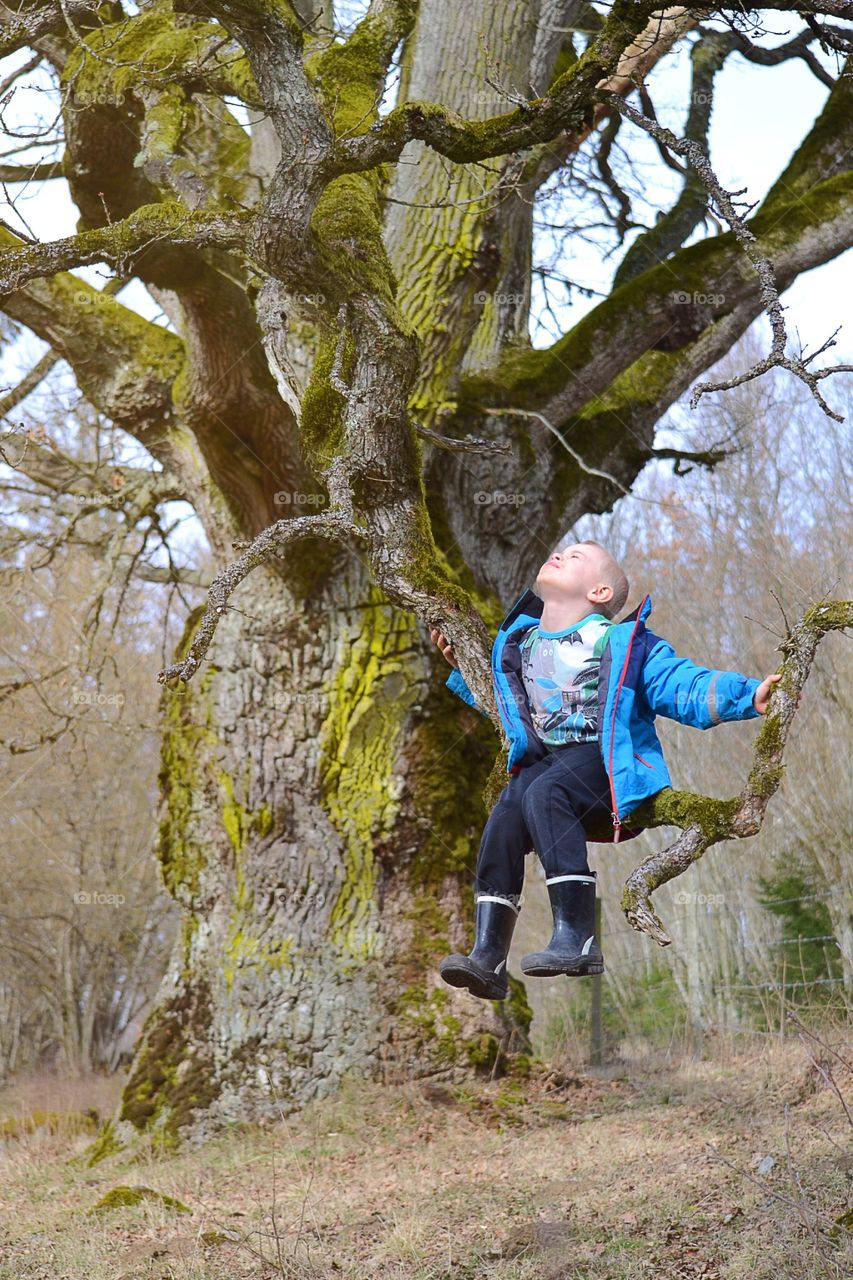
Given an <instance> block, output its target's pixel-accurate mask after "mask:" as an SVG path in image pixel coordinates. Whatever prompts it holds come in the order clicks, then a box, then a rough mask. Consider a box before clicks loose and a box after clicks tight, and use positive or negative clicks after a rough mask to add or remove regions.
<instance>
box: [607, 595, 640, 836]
mask: <svg viewBox="0 0 853 1280" xmlns="http://www.w3.org/2000/svg"><path fill="white" fill-rule="evenodd" d="M648 598H649V597H648V595H645V596H643V599H642V601H641V603H640V607H639V609H638V610H637V621H636V622H635V623H634V629H633V631H632V632H631V638H630V640H629V641H628V648H627V649H626V651H625V661H624V663H623V664H622V673H621V675H620V676H619V683H618V684H617V686H616V693H615V694H614V695H613V715H612V716H611V719H610V759H609V762H608V766H607V777H608V781H609V782H610V799H611V801H612V803H613V812H612V813H611V815H610V816H611V818H612V819H613V843H614V844H618V843H619V840H620V838H621V836H622V819H621V818H620V817H619V807H618V805H617V804H616V791H615V788H614V786H613V735H614V731H615V729H616V706H617V703H618V702H619V694H620V693H621V692H622V685H623V684H624V683H625V676H626V675H627V672H628V659H629V658H630V657H631V646H632V644H633V643H634V636H635V635H636V634H637V627H638V626H639V625H640V614H641V613H642V612H643V605H644V604H645V603H646V601H647V600H648Z"/></svg>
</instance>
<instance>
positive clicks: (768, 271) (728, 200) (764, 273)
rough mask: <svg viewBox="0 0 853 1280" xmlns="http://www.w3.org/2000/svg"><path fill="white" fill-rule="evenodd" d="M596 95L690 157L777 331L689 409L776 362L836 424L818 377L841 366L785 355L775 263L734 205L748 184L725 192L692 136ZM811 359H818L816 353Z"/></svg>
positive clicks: (696, 393) (698, 392)
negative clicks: (755, 357)
mask: <svg viewBox="0 0 853 1280" xmlns="http://www.w3.org/2000/svg"><path fill="white" fill-rule="evenodd" d="M598 96H599V97H600V98H601V99H602V100H603V101H605V102H608V103H609V104H610V105H611V106H613V107H615V108H616V109H617V110H618V111H621V112H622V113H623V115H625V116H627V117H628V119H630V120H632V121H633V122H634V124H636V125H639V127H640V128H641V129H644V130H645V131H646V133H648V134H650V135H651V136H652V137H655V138H658V139H659V140H660V141H661V142H663V143H665V144H666V146H668V147H670V148H672V150H673V151H676V152H677V153H678V154H679V155H683V156H686V158H687V160H688V161H689V163H690V165H691V166H692V168H693V169H694V170H695V172H696V173H697V174H698V175H699V177H700V179H701V180H702V182H703V184H704V186H705V187H706V189H707V191H708V192H709V194H710V195H711V196H712V197H713V199H714V200H715V201H716V204H717V208H718V209H719V211H720V213H721V214H722V215H723V217H724V218H725V219H726V222H728V224H729V226H730V227H731V229H732V231H733V232H734V234H735V236H736V238H737V240H738V241H739V243H740V244H741V246H742V248H743V250H744V252H745V254H746V256H747V257H748V258H749V260H750V262H751V263H752V265H753V267H754V268H755V271H756V274H757V276H758V278H759V282H760V291H761V301H762V307H763V309H764V311H765V312H766V313H767V315H768V317H769V319H770V326H771V329H772V331H773V343H772V347H771V350H770V353H769V354H768V355H767V356H766V357H765V358H764V359H763V360H759V361H758V362H757V364H755V365H754V366H753V367H752V368H751V369H749V370H747V371H746V372H745V373H742V374H739V375H738V376H737V377H734V378H729V379H727V380H725V381H722V382H700V383H698V384H697V385H696V386H695V387H694V388H693V392H692V394H691V397H690V407H691V409H695V408H696V405H697V404H698V402H699V399H700V398H701V396H703V395H706V394H707V393H708V392H709V391H728V390H730V389H731V388H732V387H737V386H740V385H741V384H742V383H744V382H749V381H751V380H752V379H753V378H758V377H760V376H761V374H763V373H766V372H767V370H768V369H771V368H773V367H774V366H778V367H780V368H783V369H788V370H789V371H790V372H791V373H793V374H795V375H796V377H798V378H799V379H800V380H801V381H802V382H804V383H805V384H806V385H807V386H808V387H809V389H810V390H811V392H812V395H813V396H814V397H815V399H816V400H817V402H818V404H819V405H820V407H821V409H823V411H824V413H825V414H826V415H827V416H828V417H830V418H833V419H834V420H835V421H836V422H843V421H844V417H843V415H842V414H839V413H836V412H835V410H834V409H831V408H830V407H829V405H828V404H827V403H826V401H825V400H824V398H823V396H822V395H821V393H820V391H819V390H818V385H817V384H818V381H819V380H820V379H821V378H823V377H826V376H827V375H828V374H829V373H832V372H842V370H843V366H842V367H841V368H838V369H835V370H831V369H827V370H823V371H821V372H820V373H813V372H812V371H811V370H809V369H807V368H806V365H807V363H808V361H806V360H804V359H803V358H802V356H787V355H786V354H785V347H786V345H787V341H788V335H787V332H786V329H785V319H784V316H783V307H782V303H781V301H780V298H779V287H778V285H777V283H776V277H775V273H774V269H773V264H772V263H771V262H770V261H769V260H768V259H767V258H765V257H764V255H763V254H762V253H761V251H760V250H759V249H758V241H757V239H756V237H755V235H754V234H753V232H752V230H751V229H750V227H749V226H748V225H747V221H746V217H745V216H744V215H743V214H741V213H739V212H738V210H737V208H736V207H735V205H736V203H743V202H741V201H737V202H736V201H735V196H738V195H742V194H743V190H745V188H744V189H743V190H742V191H734V192H731V191H727V190H726V189H725V188H724V187H723V185H722V183H721V182H720V180H719V178H718V177H717V175H716V173H715V172H714V169H713V168H712V166H711V162H710V160H709V159H708V157H707V155H706V154H705V152H704V151H703V149H702V147H701V146H700V145H699V144H698V143H697V142H696V141H694V140H693V139H692V138H677V137H676V136H675V134H674V133H672V132H671V130H669V129H666V128H664V126H663V125H660V124H658V123H657V121H654V120H649V119H648V118H647V117H646V116H644V115H642V114H641V113H640V112H639V111H636V110H635V109H634V107H632V106H631V105H630V104H629V103H627V102H625V101H623V99H622V98H620V97H619V96H618V95H617V94H614V93H609V92H608V93H601V94H599V95H598ZM749 212H751V209H747V214H748V213H749ZM834 345H835V344H834V341H833V339H832V338H830V339H828V341H827V342H826V343H825V344H824V346H823V347H822V348H821V350H822V351H823V350H825V349H826V347H827V346H834ZM815 354H818V353H815ZM809 359H814V356H812V357H810V358H809Z"/></svg>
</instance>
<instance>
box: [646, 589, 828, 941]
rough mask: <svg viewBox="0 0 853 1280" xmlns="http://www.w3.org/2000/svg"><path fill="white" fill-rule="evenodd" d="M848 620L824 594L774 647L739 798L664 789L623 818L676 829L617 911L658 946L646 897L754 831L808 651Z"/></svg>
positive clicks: (656, 921) (771, 786) (772, 784)
mask: <svg viewBox="0 0 853 1280" xmlns="http://www.w3.org/2000/svg"><path fill="white" fill-rule="evenodd" d="M850 626H853V600H825V601H822V602H821V603H820V604H815V605H813V606H812V607H811V608H810V609H808V610H807V611H806V613H805V614H804V615H803V617H802V618H801V619H800V621H799V622H798V623H797V624H796V625H795V626H794V627H792V628H791V630H790V631H789V632H788V634H787V636H786V637H785V639H784V640H783V642H782V644H781V645H780V646H779V647H780V649H781V651H782V654H783V660H782V665H781V667H780V668H779V670H780V673H781V676H782V679H781V680H780V681H779V682H778V684H777V685H776V686H775V687H774V690H773V693H772V695H771V698H770V706H769V708H768V711H767V714H766V717H765V719H764V723H763V724H762V726H761V731H760V732H759V734H758V737H757V738H756V740H755V755H754V759H753V765H752V768H751V770H750V773H749V777H748V778H747V781H746V784H745V785H744V788H743V790H742V791H741V793H740V795H739V796H735V797H733V798H732V799H729V800H715V799H713V798H711V797H710V796H701V795H696V794H694V793H692V792H687V791H673V790H671V789H670V788H667V789H666V790H664V791H662V792H660V793H659V794H658V795H656V796H653V797H652V799H651V800H649V801H647V802H646V803H645V804H643V805H641V806H640V807H639V808H638V809H636V810H634V812H633V813H632V815H631V818H630V819H629V822H635V823H637V824H639V825H642V826H643V827H645V828H650V827H663V826H676V827H681V835H680V836H679V837H678V839H677V840H676V841H675V843H674V844H671V845H670V846H669V847H668V848H666V849H663V850H662V851H661V852H659V853H655V854H652V856H651V857H650V858H647V859H646V861H645V862H643V863H641V864H640V866H639V867H637V868H636V869H635V870H634V871H632V872H631V874H630V876H629V877H628V879H627V881H626V882H625V891H624V893H623V894H622V910H623V911H624V912H625V915H626V917H627V918H628V921H629V922H630V924H632V925H633V926H634V928H635V929H637V930H639V932H641V933H647V934H648V935H649V937H650V938H654V940H655V942H657V943H658V944H659V945H660V946H662V947H665V946H668V945H669V943H670V942H671V941H672V939H671V938H670V936H669V934H668V933H667V932H666V930H665V929H664V926H663V924H662V922H661V920H660V918H659V916H658V915H657V913H656V912H655V910H654V908H653V906H652V903H651V895H652V893H653V892H654V891H655V889H659V888H660V886H661V885H662V884H666V882H667V881H668V880H672V879H673V878H674V877H675V876H680V875H681V874H682V872H684V871H686V870H687V868H688V867H690V866H691V865H692V864H693V863H694V862H697V861H698V859H699V858H701V857H702V854H703V853H704V852H705V850H706V849H709V848H710V847H711V845H714V844H718V843H719V842H720V841H721V840H731V839H743V838H744V837H746V836H754V835H756V834H757V833H758V832H759V831H760V830H761V824H762V822H763V821H764V814H765V811H766V809H767V805H768V803H769V801H770V798H771V796H773V795H774V794H775V792H776V790H777V789H778V787H779V783H780V782H781V781H782V775H783V772H784V766H783V764H782V755H783V752H784V750H785V743H786V741H787V738H788V730H789V729H790V727H791V723H792V722H793V719H794V715H795V713H796V709H797V700H798V697H799V694H800V691H801V690H802V688H803V685H804V684H805V682H806V679H807V677H808V674H809V671H810V670H811V666H812V662H813V661H814V656H815V651H816V650H817V646H818V644H819V643H820V641H821V639H822V638H823V636H824V635H825V634H826V633H827V631H840V630H842V629H843V628H845V627H850Z"/></svg>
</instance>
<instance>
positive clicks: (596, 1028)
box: [589, 894, 604, 1067]
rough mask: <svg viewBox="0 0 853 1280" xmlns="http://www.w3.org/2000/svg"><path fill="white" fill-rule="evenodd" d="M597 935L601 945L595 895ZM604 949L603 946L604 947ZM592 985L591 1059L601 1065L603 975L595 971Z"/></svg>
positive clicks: (599, 905)
mask: <svg viewBox="0 0 853 1280" xmlns="http://www.w3.org/2000/svg"><path fill="white" fill-rule="evenodd" d="M595 936H596V939H597V941H598V945H599V946H600V947H601V946H602V942H601V899H600V898H599V896H598V894H596V896H595ZM602 949H603V948H602ZM590 980H591V984H592V985H591V987H590V1011H589V1021H590V1047H589V1061H590V1065H591V1066H593V1067H600V1066H601V1064H602V1062H603V1061H604V1036H603V1034H602V1027H601V983H602V981H603V975H602V974H600V973H593V974H592V975H591V979H590Z"/></svg>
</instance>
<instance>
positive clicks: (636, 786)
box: [431, 542, 781, 1000]
mask: <svg viewBox="0 0 853 1280" xmlns="http://www.w3.org/2000/svg"><path fill="white" fill-rule="evenodd" d="M535 587H536V591H535V593H534V591H532V590H526V591H525V592H524V593H523V595H522V596H521V597H520V598H519V599H518V600H517V601H516V603H515V604H514V605H513V607H512V609H511V610H510V611H509V613H508V614H507V616H506V618H505V619H504V621H503V622H502V623H501V626H500V629H499V631H498V634H497V637H496V639H495V642H494V646H493V648H492V680H493V684H494V689H495V696H496V701H497V705H498V710H499V712H500V716H501V719H502V721H503V724H504V728H505V730H506V734H507V738H508V740H509V744H510V750H509V761H508V764H507V772H508V773H509V774H510V775H511V776H510V781H509V784H508V785H507V786H506V787H505V788H504V790H503V791H502V792H501V795H500V797H499V798H498V801H497V804H496V805H495V807H494V809H493V810H492V812H491V814H490V815H489V819H488V821H487V822H486V826H485V828H484V830H483V835H482V839H481V842H480V851H479V854H478V858H477V879H476V902H477V918H476V940H475V943H474V948H473V950H472V951H471V953H470V955H467V956H462V955H451V956H447V957H445V959H444V960H442V962H441V965H440V967H439V971H440V973H441V976H442V977H443V978H444V981H445V982H447V983H449V984H450V985H451V986H454V987H467V989H468V990H469V991H470V992H471V993H472V994H473V995H475V996H480V997H481V998H482V999H487V1000H503V999H504V998H505V997H506V995H507V990H508V983H507V976H506V958H507V955H508V953H509V947H510V942H511V940H512V935H513V931H514V929H515V922H516V919H517V916H518V911H519V908H520V900H521V889H522V885H523V883H524V858H525V855H526V854H527V853H528V852H529V851H530V849H531V847H533V848H535V850H536V852H537V854H538V855H539V858H540V860H541V862H542V866H543V869H544V871H545V877H546V884H547V888H548V897H549V899H550V903H551V912H552V915H553V924H554V929H553V934H552V937H551V940H550V942H549V943H548V945H547V946H546V948H545V949H544V951H536V952H533V953H532V954H530V955H526V956H524V957H523V959H522V961H521V970H522V973H524V974H525V975H526V976H528V977H548V976H550V975H553V974H560V973H565V974H569V975H574V976H579V975H583V974H590V973H603V972H604V957H603V956H602V954H601V948H600V947H599V945H598V943H597V941H596V938H595V930H594V910H595V878H596V876H595V872H594V871H590V868H589V863H588V861H587V850H586V830H585V825H586V824H588V823H589V822H591V821H592V822H594V821H596V820H599V821H600V820H601V819H604V820H607V819H609V820H610V821H611V823H612V832H613V834H612V836H610V837H606V836H605V837H603V839H605V840H606V839H612V840H613V841H614V843H615V842H616V841H618V840H619V839H620V838H628V839H630V838H632V837H633V836H636V835H639V830H640V829H636V830H629V829H628V828H627V827H624V826H623V824H624V820H625V818H626V817H627V815H629V814H630V813H631V812H632V810H634V809H635V808H636V807H637V805H638V804H640V803H641V801H643V800H645V799H647V798H648V797H649V796H652V795H654V794H655V793H656V792H658V791H661V790H662V789H663V788H664V787H670V786H672V781H671V779H670V776H669V773H668V771H667V767H666V764H665V762H664V758H663V752H662V750H661V745H660V742H659V741H658V737H657V734H656V733H655V728H654V719H655V716H656V715H665V716H669V717H670V719H673V720H679V721H681V723H682V724H690V725H693V726H695V727H696V728H698V729H709V728H711V726H712V725H715V724H720V723H721V722H722V721H724V720H748V719H751V718H753V717H754V716H758V715H763V714H764V713H765V712H766V710H767V703H768V700H769V698H770V692H771V689H772V686H773V684H774V682H775V681H777V680H779V679H781V677H780V676H779V675H770V676H767V677H766V678H765V679H764V680H756V679H754V678H751V677H748V676H743V675H740V674H739V673H738V672H734V671H712V670H708V669H707V668H706V667H698V666H695V665H694V663H692V662H690V661H689V660H688V659H687V658H679V657H678V656H677V655H676V653H675V650H674V649H673V648H672V646H671V645H669V644H667V642H666V641H665V640H662V639H661V638H660V636H657V635H655V634H654V633H653V632H651V631H649V630H647V629H646V625H645V624H646V619H647V618H648V616H649V614H650V612H651V607H652V606H651V600H650V598H649V596H645V597H644V599H643V600H642V602H641V603H640V605H639V606H638V607H637V608H636V609H635V610H634V612H633V613H632V614H630V616H629V617H627V618H624V619H623V620H622V621H621V622H618V623H617V622H614V618H615V617H616V615H617V614H618V613H619V611H620V610H621V609H622V607H623V606H624V604H625V601H626V599H627V598H628V580H627V578H626V577H625V574H624V573H623V571H622V569H621V568H620V566H619V565H618V564H617V563H616V561H615V560H614V559H613V557H612V556H611V555H610V553H609V552H608V551H607V550H605V548H604V547H602V546H601V545H600V544H599V543H597V542H578V543H573V544H572V545H570V546H567V547H566V548H565V549H564V550H563V551H560V552H555V553H554V554H553V555H551V556H549V557H548V559H547V560H546V562H545V563H544V564H543V566H542V568H541V569H540V570H539V574H538V576H537V578H536V583H535ZM431 637H432V639H433V641H434V642H435V643H436V644H437V645H438V647H439V649H440V650H441V652H442V653H443V654H444V656H445V658H446V659H447V661H448V662H449V663H450V664H451V666H453V667H454V668H455V667H456V659H455V655H454V653H453V648H452V646H451V645H450V644H448V642H447V640H446V639H445V637H444V636H443V635H442V633H441V632H440V631H439V630H438V629H437V628H435V629H433V631H432V632H431ZM447 686H448V688H449V689H451V690H452V691H453V692H454V693H456V694H458V695H459V697H461V698H462V699H463V700H464V701H465V702H467V703H469V704H470V705H472V706H476V705H477V704H476V702H475V700H474V696H473V694H472V693H471V690H470V689H469V688H468V685H467V684H466V683H465V680H464V679H463V677H462V674H461V672H460V671H459V670H458V669H457V670H454V671H453V672H452V673H451V675H450V676H449V678H448V680H447ZM478 710H479V708H478Z"/></svg>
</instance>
